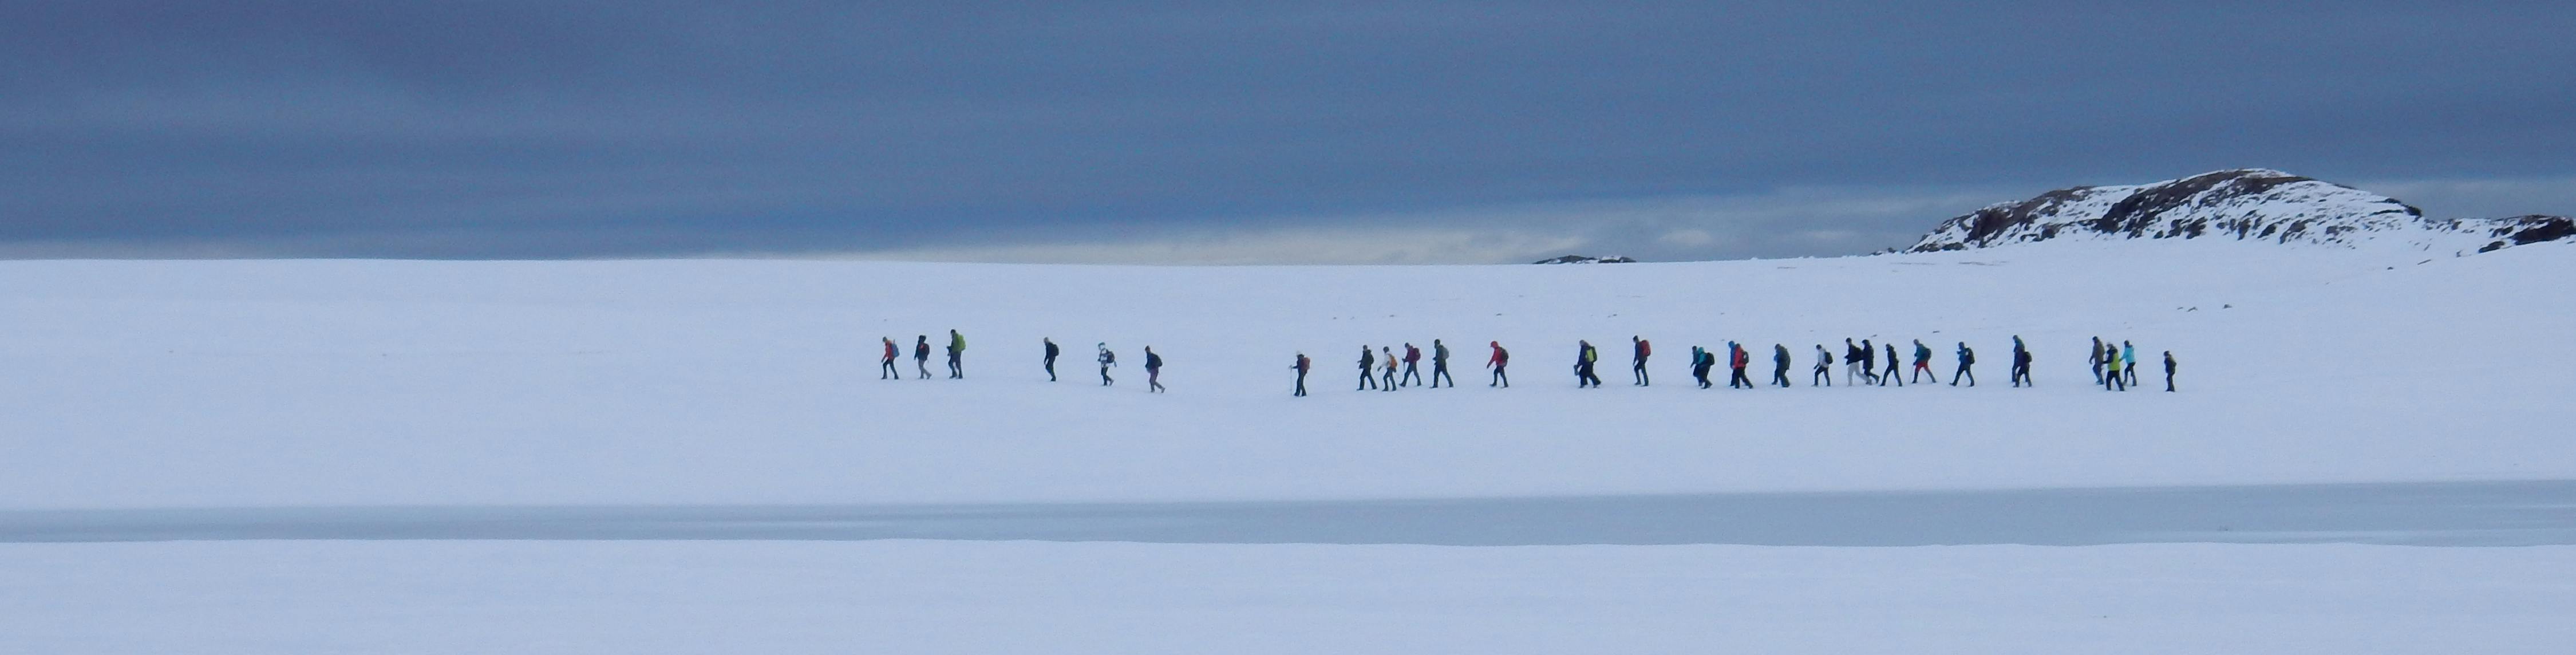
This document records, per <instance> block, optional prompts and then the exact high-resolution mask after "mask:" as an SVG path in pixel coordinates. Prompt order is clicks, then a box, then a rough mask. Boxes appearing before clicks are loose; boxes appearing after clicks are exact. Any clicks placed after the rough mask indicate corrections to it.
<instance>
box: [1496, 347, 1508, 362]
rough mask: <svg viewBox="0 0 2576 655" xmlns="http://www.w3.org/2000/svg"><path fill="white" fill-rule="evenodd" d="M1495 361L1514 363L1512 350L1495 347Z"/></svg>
mask: <svg viewBox="0 0 2576 655" xmlns="http://www.w3.org/2000/svg"><path fill="white" fill-rule="evenodd" d="M1494 363H1496V364H1510V363H1512V351H1509V350H1504V349H1502V348H1495V349H1494Z"/></svg>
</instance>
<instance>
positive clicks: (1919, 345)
mask: <svg viewBox="0 0 2576 655" xmlns="http://www.w3.org/2000/svg"><path fill="white" fill-rule="evenodd" d="M1925 375H1930V376H1932V381H1933V382H1940V381H1941V374H1939V373H1934V372H1932V347H1931V346H1926V345H1923V340H1922V339H1915V340H1914V383H1915V384H1922V383H1923V376H1925Z"/></svg>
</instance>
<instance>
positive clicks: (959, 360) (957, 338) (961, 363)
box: [948, 330, 966, 380]
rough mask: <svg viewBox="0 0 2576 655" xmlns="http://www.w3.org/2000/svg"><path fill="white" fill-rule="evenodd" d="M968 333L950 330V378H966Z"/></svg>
mask: <svg viewBox="0 0 2576 655" xmlns="http://www.w3.org/2000/svg"><path fill="white" fill-rule="evenodd" d="M965 357H966V335H963V334H958V333H957V331H956V330H949V331H948V379H951V380H963V379H966V360H965Z"/></svg>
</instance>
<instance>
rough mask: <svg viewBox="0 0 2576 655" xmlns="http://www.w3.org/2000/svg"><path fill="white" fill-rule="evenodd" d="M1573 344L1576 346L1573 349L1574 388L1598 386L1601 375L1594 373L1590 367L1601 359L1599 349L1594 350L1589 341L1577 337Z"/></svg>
mask: <svg viewBox="0 0 2576 655" xmlns="http://www.w3.org/2000/svg"><path fill="white" fill-rule="evenodd" d="M1575 344H1576V345H1577V346H1578V347H1577V348H1576V350H1575V351H1574V388H1577V389H1581V388H1584V387H1587V386H1589V387H1593V388H1599V387H1600V386H1601V376H1599V375H1594V374H1593V373H1592V367H1593V365H1594V364H1595V363H1597V362H1600V361H1601V351H1599V350H1594V349H1593V348H1592V342H1590V341H1584V340H1581V339H1577V340H1575Z"/></svg>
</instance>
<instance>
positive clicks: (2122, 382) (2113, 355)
mask: <svg viewBox="0 0 2576 655" xmlns="http://www.w3.org/2000/svg"><path fill="white" fill-rule="evenodd" d="M2110 351H2111V352H2110V353H2109V355H2108V356H2105V357H2103V358H2102V373H2103V375H2102V390H2103V391H2128V390H2129V379H2128V378H2127V377H2125V376H2122V375H2120V352H2119V351H2120V347H2119V346H2110Z"/></svg>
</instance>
